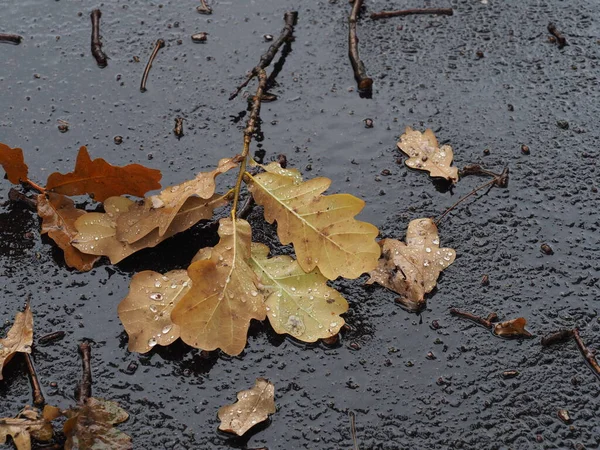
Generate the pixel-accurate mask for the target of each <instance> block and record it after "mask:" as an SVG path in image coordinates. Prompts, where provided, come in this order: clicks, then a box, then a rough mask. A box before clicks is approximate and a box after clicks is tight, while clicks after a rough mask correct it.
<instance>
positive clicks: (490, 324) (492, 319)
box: [450, 308, 498, 330]
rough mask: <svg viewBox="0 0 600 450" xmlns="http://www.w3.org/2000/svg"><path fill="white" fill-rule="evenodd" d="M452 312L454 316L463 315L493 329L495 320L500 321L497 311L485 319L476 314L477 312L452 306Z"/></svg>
mask: <svg viewBox="0 0 600 450" xmlns="http://www.w3.org/2000/svg"><path fill="white" fill-rule="evenodd" d="M450 314H452V315H453V316H457V317H462V318H464V319H468V320H471V321H473V322H475V323H476V324H478V325H481V326H483V327H485V328H487V329H488V330H492V329H493V328H494V323H493V322H497V321H498V315H497V314H496V313H490V314H488V316H487V317H486V318H485V319H484V318H483V317H479V316H476V315H475V314H471V313H469V312H466V311H460V310H458V309H456V308H450Z"/></svg>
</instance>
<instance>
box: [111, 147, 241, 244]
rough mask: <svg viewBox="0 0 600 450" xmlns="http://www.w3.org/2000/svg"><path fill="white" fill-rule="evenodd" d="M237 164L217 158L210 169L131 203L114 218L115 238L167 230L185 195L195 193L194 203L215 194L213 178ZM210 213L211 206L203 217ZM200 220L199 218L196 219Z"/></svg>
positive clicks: (136, 237)
mask: <svg viewBox="0 0 600 450" xmlns="http://www.w3.org/2000/svg"><path fill="white" fill-rule="evenodd" d="M237 165H238V163H237V162H234V160H233V159H232V158H224V159H222V160H221V161H219V164H218V166H217V168H216V169H215V170H213V171H211V172H200V173H199V174H198V175H196V177H195V178H194V179H193V180H189V181H186V182H184V183H181V184H177V185H175V186H171V187H168V188H166V189H164V190H163V191H161V192H160V194H157V195H152V196H150V197H148V198H146V199H145V200H144V203H143V204H142V205H135V206H133V207H132V208H130V210H129V212H127V213H126V214H123V215H122V216H120V217H119V218H118V220H117V238H118V239H119V240H120V241H125V242H128V243H132V242H136V241H138V240H139V239H142V238H143V237H144V236H146V235H147V234H149V233H150V232H151V231H152V230H154V229H155V228H158V234H159V236H163V235H164V234H165V233H167V230H168V229H169V227H170V226H171V222H173V220H174V219H175V217H176V216H177V214H178V213H179V211H180V210H181V209H182V208H183V206H184V205H185V203H186V202H187V201H188V199H190V198H193V197H196V198H198V197H199V200H196V202H197V203H198V204H201V203H202V200H204V201H206V200H209V199H212V198H213V197H214V196H215V189H216V184H215V178H216V177H217V176H218V175H219V174H222V173H224V172H227V171H229V170H231V169H233V168H234V167H236V166H237ZM210 217H212V209H210V208H209V209H207V210H206V214H205V216H204V217H202V218H203V219H209V218H210ZM198 220H200V219H198Z"/></svg>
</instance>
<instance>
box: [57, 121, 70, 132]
mask: <svg viewBox="0 0 600 450" xmlns="http://www.w3.org/2000/svg"><path fill="white" fill-rule="evenodd" d="M58 131H60V132H61V133H66V132H67V131H69V125H67V124H65V123H61V124H60V125H59V126H58Z"/></svg>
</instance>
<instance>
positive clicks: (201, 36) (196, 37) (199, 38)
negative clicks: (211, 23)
mask: <svg viewBox="0 0 600 450" xmlns="http://www.w3.org/2000/svg"><path fill="white" fill-rule="evenodd" d="M207 39H208V33H206V32H204V31H203V32H201V33H196V34H192V41H193V42H206V40H207Z"/></svg>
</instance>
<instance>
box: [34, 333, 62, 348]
mask: <svg viewBox="0 0 600 450" xmlns="http://www.w3.org/2000/svg"><path fill="white" fill-rule="evenodd" d="M65 334H66V333H65V332H64V331H55V332H53V333H50V334H47V335H45V336H42V337H41V338H39V339H38V344H40V345H46V344H49V343H51V342H54V341H58V340H60V339H62V338H64V337H65Z"/></svg>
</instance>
